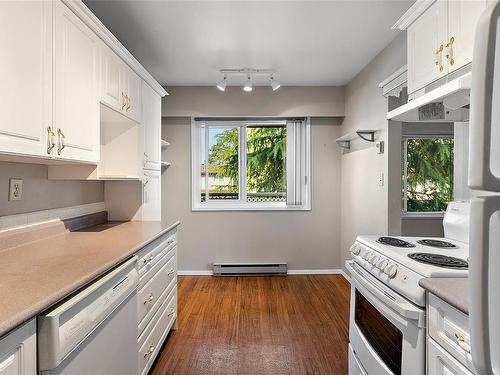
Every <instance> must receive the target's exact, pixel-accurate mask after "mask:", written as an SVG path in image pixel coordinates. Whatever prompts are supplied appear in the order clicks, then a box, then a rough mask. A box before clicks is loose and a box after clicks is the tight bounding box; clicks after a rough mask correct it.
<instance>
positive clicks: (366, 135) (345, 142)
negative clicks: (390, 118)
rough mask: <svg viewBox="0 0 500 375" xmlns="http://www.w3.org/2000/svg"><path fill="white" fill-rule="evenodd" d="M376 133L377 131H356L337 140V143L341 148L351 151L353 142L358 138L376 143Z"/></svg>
mask: <svg viewBox="0 0 500 375" xmlns="http://www.w3.org/2000/svg"><path fill="white" fill-rule="evenodd" d="M375 133H376V130H355V131H353V132H352V133H348V134H345V135H343V136H342V137H340V138H337V139H336V140H335V142H337V145H339V147H342V148H344V149H350V148H351V141H352V140H354V139H356V138H358V137H359V138H361V139H362V140H364V141H366V142H375Z"/></svg>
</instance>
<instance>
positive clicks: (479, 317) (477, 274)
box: [469, 196, 500, 374]
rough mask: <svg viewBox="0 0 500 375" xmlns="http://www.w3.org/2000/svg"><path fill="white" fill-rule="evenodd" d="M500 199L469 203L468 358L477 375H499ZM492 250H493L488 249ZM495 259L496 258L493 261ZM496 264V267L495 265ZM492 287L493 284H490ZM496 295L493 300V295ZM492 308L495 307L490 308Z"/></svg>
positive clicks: (477, 199)
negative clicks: (499, 284)
mask: <svg viewBox="0 0 500 375" xmlns="http://www.w3.org/2000/svg"><path fill="white" fill-rule="evenodd" d="M499 226H500V196H489V197H478V198H474V199H472V200H471V206H470V238H469V249H470V250H469V251H470V257H469V303H470V309H469V324H470V334H471V345H470V346H471V352H472V353H471V354H472V361H473V363H474V367H475V368H476V370H477V371H478V373H479V374H499V373H500V363H499V362H500V357H499V354H500V339H499V338H498V337H496V335H498V329H500V323H499V322H498V318H497V316H496V314H495V313H494V312H495V309H496V308H499V307H500V301H498V297H499V296H500V293H499V292H498V291H497V290H496V289H498V287H499V286H498V282H500V276H499V272H500V271H499V270H497V269H495V266H497V267H498V264H499V262H498V260H499V259H500V256H499V255H498V254H496V253H498V236H499V233H495V232H494V231H498V227H499ZM490 246H493V248H490ZM494 257H497V259H495V258H494ZM495 263H496V264H495ZM490 283H492V284H490ZM495 293H496V294H497V296H496V297H494V294H495ZM492 304H496V306H495V305H492Z"/></svg>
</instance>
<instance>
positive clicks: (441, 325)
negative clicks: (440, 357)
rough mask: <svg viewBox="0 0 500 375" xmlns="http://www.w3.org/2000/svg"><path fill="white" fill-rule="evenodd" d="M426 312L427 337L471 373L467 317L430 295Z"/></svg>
mask: <svg viewBox="0 0 500 375" xmlns="http://www.w3.org/2000/svg"><path fill="white" fill-rule="evenodd" d="M428 312H429V336H430V337H432V338H433V339H434V340H435V342H436V343H438V344H439V345H440V346H442V347H443V348H444V349H445V350H446V351H447V352H448V353H450V354H451V355H452V356H453V357H455V358H456V359H457V360H458V361H459V362H460V363H462V365H464V366H465V367H467V368H468V369H469V370H472V371H473V369H474V366H473V364H472V356H471V354H470V335H469V317H468V316H467V315H465V314H464V313H462V312H461V311H458V310H457V309H455V308H454V307H452V306H451V305H449V304H448V303H446V302H444V301H443V300H441V299H440V298H438V297H436V296H434V295H432V294H429V309H428Z"/></svg>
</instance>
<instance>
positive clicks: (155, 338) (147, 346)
mask: <svg viewBox="0 0 500 375" xmlns="http://www.w3.org/2000/svg"><path fill="white" fill-rule="evenodd" d="M176 317H177V295H176V293H175V289H174V290H173V292H172V293H171V294H170V295H169V300H168V303H167V302H165V303H164V304H163V305H162V306H161V308H160V309H159V310H158V312H157V313H156V314H155V316H154V317H153V319H152V320H151V322H150V323H149V325H148V326H147V327H146V329H145V330H144V333H143V334H142V335H141V337H139V341H138V348H139V352H138V357H139V374H147V373H148V371H149V369H150V368H151V365H152V364H153V361H154V360H155V357H156V356H157V355H158V352H159V351H160V349H161V346H162V344H163V341H164V340H165V338H166V337H167V335H168V333H169V332H170V328H172V325H173V324H174V321H175V319H176Z"/></svg>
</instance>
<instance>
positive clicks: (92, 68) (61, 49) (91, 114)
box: [54, 1, 99, 163]
mask: <svg viewBox="0 0 500 375" xmlns="http://www.w3.org/2000/svg"><path fill="white" fill-rule="evenodd" d="M55 6H56V12H55V45H54V48H55V125H56V128H57V129H58V132H62V134H58V140H59V142H58V143H59V144H58V146H57V149H58V152H57V154H58V157H60V158H63V159H70V160H81V161H87V162H91V163H97V161H98V156H99V93H98V68H99V66H98V63H99V59H98V52H99V38H98V37H97V35H95V34H94V33H93V32H92V30H90V28H88V27H87V26H86V25H85V24H84V23H83V22H82V21H81V20H80V19H79V18H78V17H77V16H76V15H75V14H74V13H73V12H72V11H71V10H70V9H68V7H66V5H64V4H63V3H62V2H59V1H58V2H56V3H55ZM63 135H64V137H63ZM61 142H64V149H62V150H61V148H62V144H61Z"/></svg>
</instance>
